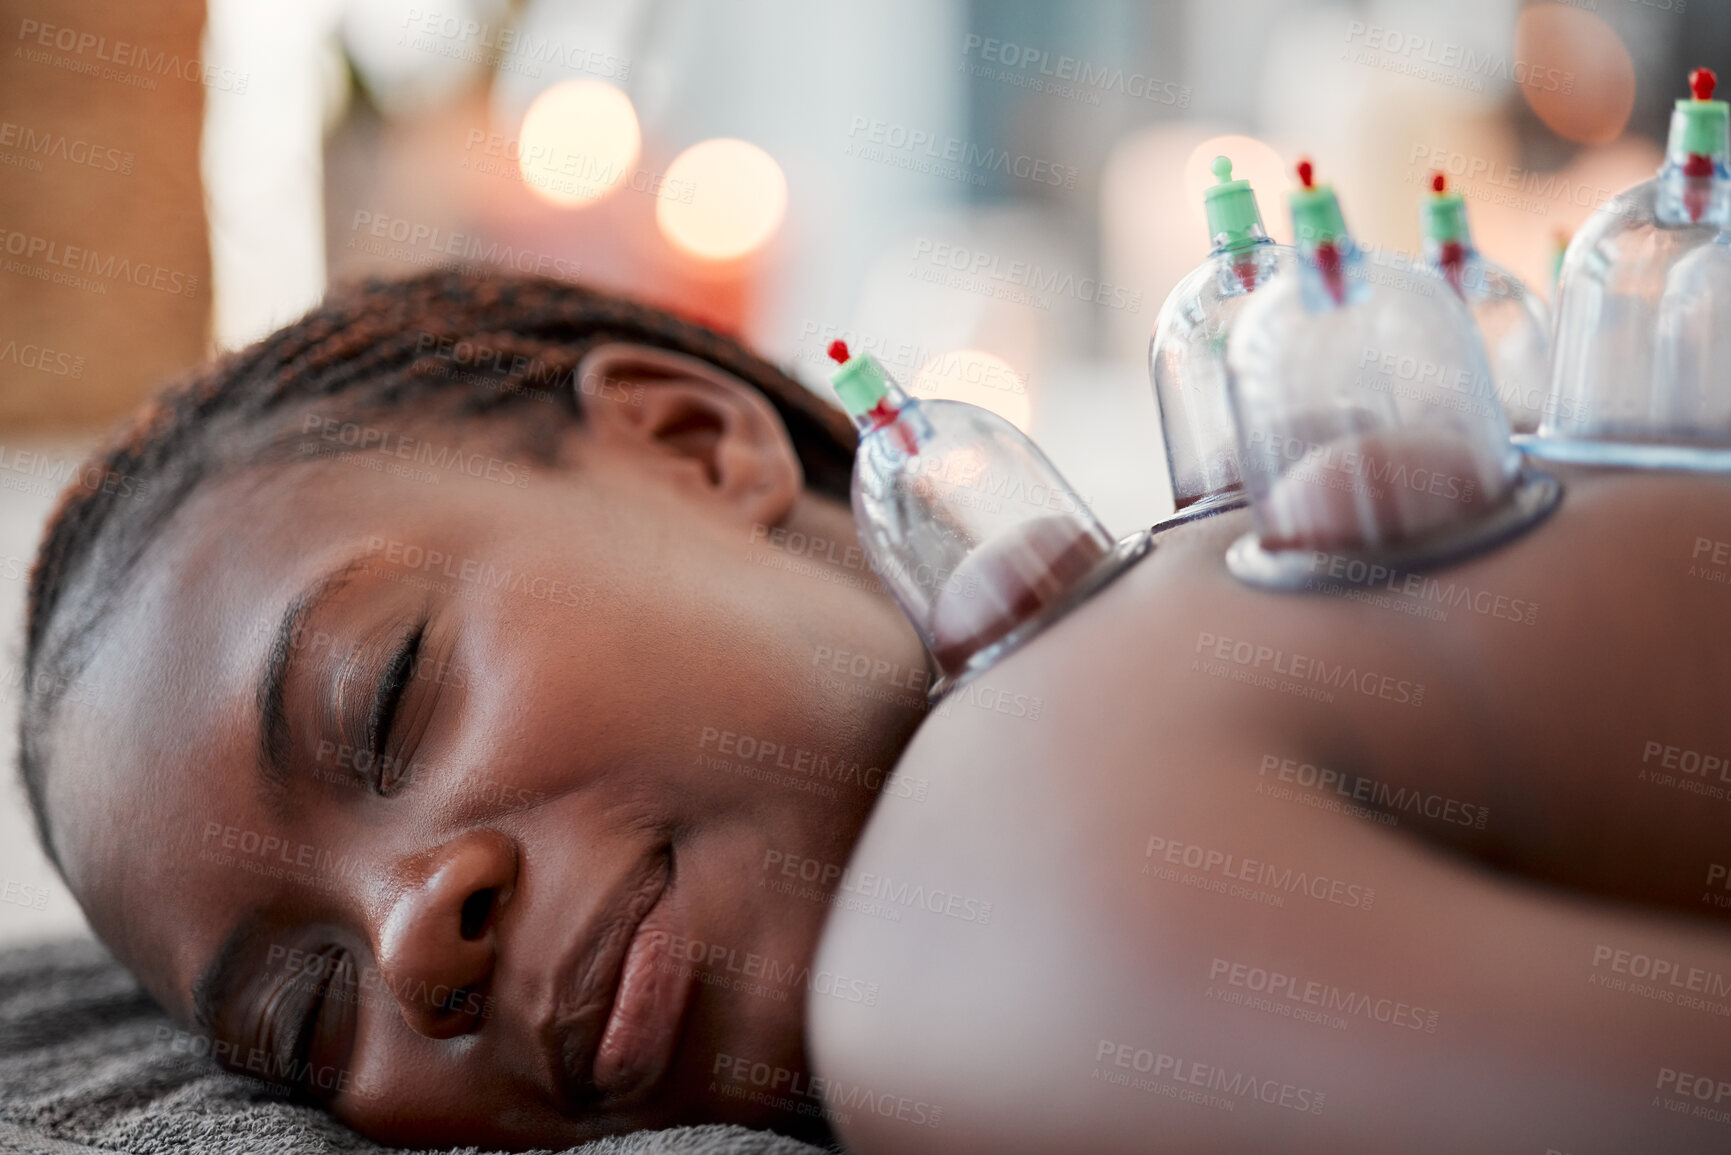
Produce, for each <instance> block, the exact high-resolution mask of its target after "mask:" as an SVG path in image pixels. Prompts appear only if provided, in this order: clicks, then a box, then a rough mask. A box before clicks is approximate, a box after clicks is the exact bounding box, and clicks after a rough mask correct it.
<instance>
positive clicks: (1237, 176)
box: [1184, 135, 1292, 234]
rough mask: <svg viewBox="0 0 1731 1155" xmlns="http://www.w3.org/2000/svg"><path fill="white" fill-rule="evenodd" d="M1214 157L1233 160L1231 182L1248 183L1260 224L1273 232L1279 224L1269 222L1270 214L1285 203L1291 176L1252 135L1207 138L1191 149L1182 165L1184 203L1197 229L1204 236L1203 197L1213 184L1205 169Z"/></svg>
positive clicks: (1269, 149) (1279, 161) (1205, 225)
mask: <svg viewBox="0 0 1731 1155" xmlns="http://www.w3.org/2000/svg"><path fill="white" fill-rule="evenodd" d="M1217 156H1224V157H1227V158H1229V159H1230V160H1231V161H1232V179H1233V180H1247V181H1249V182H1250V187H1251V188H1252V189H1254V190H1255V191H1256V199H1257V201H1258V203H1260V204H1261V206H1262V222H1263V224H1264V225H1266V226H1268V229H1269V232H1270V233H1272V232H1273V231H1274V228H1275V226H1276V224H1277V223H1279V222H1278V221H1275V220H1270V219H1269V214H1270V213H1271V212H1274V211H1276V210H1278V209H1279V208H1280V207H1281V206H1282V205H1284V204H1285V203H1286V201H1285V197H1286V194H1287V192H1288V191H1289V190H1290V189H1291V188H1292V174H1291V172H1290V170H1289V167H1288V166H1287V164H1286V162H1285V161H1283V160H1281V159H1280V154H1279V153H1277V152H1275V151H1274V149H1273V147H1272V146H1270V145H1268V144H1266V143H1264V142H1263V141H1260V140H1257V139H1256V138H1255V137H1254V136H1236V135H1228V136H1215V137H1210V138H1209V139H1207V140H1205V141H1203V142H1202V143H1201V144H1199V145H1197V146H1196V147H1195V148H1194V149H1192V150H1191V152H1190V156H1189V158H1188V159H1186V160H1185V162H1184V189H1185V192H1186V193H1187V194H1188V195H1187V196H1186V197H1185V203H1186V204H1187V205H1188V206H1189V207H1190V214H1191V216H1192V217H1193V218H1194V219H1195V221H1196V224H1197V227H1198V229H1199V230H1200V231H1201V232H1202V233H1204V234H1205V233H1206V232H1207V216H1206V215H1205V214H1204V212H1203V209H1202V194H1203V193H1204V192H1206V191H1207V190H1208V186H1210V185H1212V184H1213V183H1214V174H1213V172H1211V171H1210V170H1209V167H1208V166H1209V165H1211V164H1213V163H1214V158H1215V157H1217Z"/></svg>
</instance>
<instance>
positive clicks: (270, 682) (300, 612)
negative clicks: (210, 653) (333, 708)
mask: <svg viewBox="0 0 1731 1155" xmlns="http://www.w3.org/2000/svg"><path fill="white" fill-rule="evenodd" d="M362 564H364V559H363V558H358V557H357V558H351V559H350V560H348V561H346V562H344V563H343V564H341V565H339V566H337V567H336V568H335V569H333V570H331V572H330V573H327V574H325V575H324V576H323V577H321V578H317V579H315V580H314V581H313V582H312V584H310V585H308V586H307V588H306V589H304V590H302V591H301V592H300V593H299V594H297V595H296V596H295V597H294V598H293V599H292V600H291V601H290V602H289V604H288V608H287V609H286V610H285V611H284V612H283V616H282V620H281V621H280V622H278V623H277V628H276V635H275V636H274V637H273V638H272V639H271V645H270V651H269V653H268V654H266V656H265V663H264V669H263V670H261V671H260V673H259V679H258V686H257V689H256V690H255V697H256V698H257V701H258V717H259V730H258V772H259V778H260V781H261V782H262V783H263V785H264V787H265V800H266V802H267V803H269V804H270V805H271V806H272V807H273V808H275V809H280V808H281V805H282V801H283V799H284V797H285V795H286V794H287V793H288V783H289V770H288V747H289V720H288V710H287V707H286V704H285V703H286V701H287V697H288V672H289V666H290V664H291V663H292V661H293V658H294V652H295V639H296V638H297V637H298V636H299V635H300V633H301V631H302V630H303V629H305V628H306V624H307V622H308V621H310V620H311V619H312V616H313V611H315V610H316V609H318V607H319V605H320V603H321V602H323V600H324V599H325V598H326V597H327V596H328V595H330V594H331V593H334V592H335V591H336V590H338V589H340V588H341V587H342V586H343V584H344V583H345V582H347V580H348V579H349V576H350V575H351V574H353V573H354V571H355V570H357V569H359V568H360V567H361V566H362Z"/></svg>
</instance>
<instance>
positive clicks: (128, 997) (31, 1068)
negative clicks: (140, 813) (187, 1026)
mask: <svg viewBox="0 0 1731 1155" xmlns="http://www.w3.org/2000/svg"><path fill="white" fill-rule="evenodd" d="M167 1027H169V1020H168V1019H167V1018H166V1017H164V1016H163V1014H162V1012H161V1011H159V1010H158V1009H157V1008H156V1006H155V1004H154V1003H152V1002H151V1000H150V998H149V996H147V995H146V994H145V993H144V992H143V990H142V989H141V988H140V987H139V986H138V984H137V983H136V982H135V981H134V980H133V978H132V976H131V975H129V974H128V973H127V972H126V970H125V969H124V968H123V967H121V966H120V964H119V963H117V962H115V961H114V960H113V959H112V958H111V957H109V955H108V953H107V952H106V951H104V950H103V949H102V947H101V946H100V945H98V944H97V943H95V942H94V941H91V940H89V939H71V940H68V941H65V942H56V943H49V944H46V945H43V946H36V947H25V948H19V949H14V950H9V951H0V1150H3V1151H27V1152H31V1153H32V1155H36V1153H41V1155H91V1153H92V1152H110V1151H121V1152H132V1153H135V1155H165V1153H167V1152H199V1153H201V1155H202V1153H205V1152H232V1153H234V1155H241V1153H245V1155H254V1153H257V1152H285V1153H294V1155H330V1153H335V1152H340V1153H342V1155H375V1153H378V1155H383V1153H387V1152H393V1151H396V1150H397V1149H395V1148H387V1147H380V1146H378V1145H377V1144H375V1143H372V1142H369V1141H368V1140H366V1139H363V1138H361V1137H360V1136H359V1135H356V1134H355V1133H354V1132H352V1131H350V1130H348V1129H347V1128H345V1127H344V1126H343V1125H342V1124H340V1123H338V1122H336V1120H334V1119H332V1118H331V1117H330V1116H328V1115H326V1114H325V1113H324V1112H322V1111H319V1110H316V1109H313V1108H310V1107H302V1106H296V1105H293V1104H290V1103H287V1102H284V1101H283V1099H282V1097H281V1096H280V1095H279V1094H278V1093H277V1092H275V1091H273V1090H272V1089H271V1088H269V1087H267V1086H266V1085H265V1084H263V1083H259V1082H256V1081H254V1080H252V1079H247V1078H244V1077H242V1076H239V1075H232V1074H229V1073H227V1072H225V1071H222V1070H220V1069H219V1068H218V1067H217V1066H216V1065H215V1064H214V1063H212V1062H211V1061H210V1060H208V1059H202V1058H198V1057H195V1056H193V1055H191V1054H188V1053H186V1052H187V1048H186V1047H185V1046H184V1045H182V1046H181V1047H180V1048H179V1049H178V1053H177V1050H176V1048H175V1047H174V1046H173V1045H172V1040H173V1039H175V1038H176V1037H179V1038H181V1039H184V1036H175V1035H174V1034H173V1033H172V1032H171V1031H170V1030H165V1029H164V1028H167ZM462 1150H463V1152H465V1153H468V1155H474V1153H475V1148H472V1147H468V1148H463V1149H462ZM567 1155H823V1153H822V1151H821V1150H820V1149H819V1148H817V1147H813V1146H811V1145H810V1144H807V1143H801V1142H798V1141H796V1140H793V1139H789V1138H786V1137H784V1136H781V1135H775V1134H771V1133H770V1132H767V1131H752V1130H748V1129H747V1128H744V1127H722V1126H715V1127H680V1128H675V1129H672V1130H667V1131H641V1132H638V1133H637V1134H634V1135H625V1136H621V1137H618V1138H612V1139H601V1140H597V1141H595V1142H593V1143H585V1144H583V1145H582V1146H580V1147H573V1148H571V1149H570V1151H569V1152H567Z"/></svg>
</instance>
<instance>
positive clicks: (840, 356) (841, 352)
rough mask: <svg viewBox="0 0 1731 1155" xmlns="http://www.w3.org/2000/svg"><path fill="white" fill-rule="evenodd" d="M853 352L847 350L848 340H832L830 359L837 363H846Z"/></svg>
mask: <svg viewBox="0 0 1731 1155" xmlns="http://www.w3.org/2000/svg"><path fill="white" fill-rule="evenodd" d="M851 355H852V354H850V353H849V352H848V351H847V342H846V341H831V342H830V343H829V359H830V360H831V361H834V362H835V363H836V364H837V365H846V364H847V359H848V357H850V356H851Z"/></svg>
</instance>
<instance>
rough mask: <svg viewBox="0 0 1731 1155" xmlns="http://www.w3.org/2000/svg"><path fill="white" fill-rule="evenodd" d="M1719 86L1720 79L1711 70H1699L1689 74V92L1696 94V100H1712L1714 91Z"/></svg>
mask: <svg viewBox="0 0 1731 1155" xmlns="http://www.w3.org/2000/svg"><path fill="white" fill-rule="evenodd" d="M1718 86H1719V78H1718V77H1717V76H1715V75H1713V70H1712V69H1711V68H1697V69H1696V70H1695V71H1693V72H1691V73H1690V74H1689V91H1690V92H1693V93H1694V94H1695V99H1696V100H1712V99H1713V90H1714V89H1715V88H1717V87H1718Z"/></svg>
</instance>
